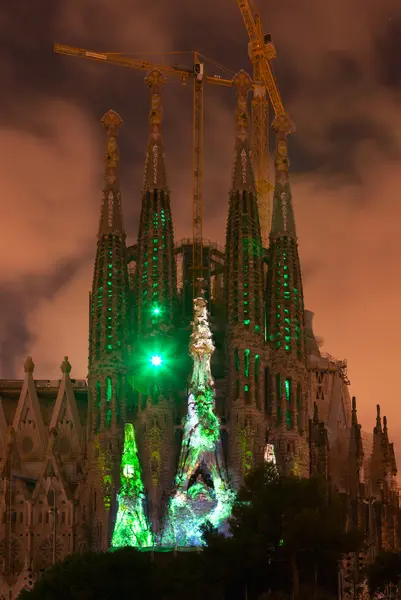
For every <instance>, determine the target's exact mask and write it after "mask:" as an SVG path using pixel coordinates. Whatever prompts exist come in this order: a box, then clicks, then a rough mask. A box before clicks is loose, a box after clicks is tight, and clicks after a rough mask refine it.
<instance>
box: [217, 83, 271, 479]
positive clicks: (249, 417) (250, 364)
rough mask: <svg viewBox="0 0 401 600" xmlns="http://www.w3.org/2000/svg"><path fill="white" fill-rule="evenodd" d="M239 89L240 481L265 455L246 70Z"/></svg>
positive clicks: (234, 322) (234, 270) (230, 261)
mask: <svg viewBox="0 0 401 600" xmlns="http://www.w3.org/2000/svg"><path fill="white" fill-rule="evenodd" d="M234 82H235V86H236V89H237V109H236V114H235V120H236V139H235V147H234V169H233V179H232V187H231V192H230V203H229V212H228V223H227V238H226V273H225V282H226V298H227V319H228V322H227V353H228V367H229V370H228V378H229V398H230V403H229V407H228V409H229V449H228V453H229V456H228V462H229V470H230V475H231V477H232V478H233V481H234V482H235V485H238V484H239V483H240V482H241V480H242V479H243V477H244V475H245V474H246V472H247V471H248V470H249V469H250V468H251V467H252V465H254V464H255V463H257V462H260V461H261V460H263V446H264V439H265V433H264V412H263V405H262V401H261V395H262V391H263V390H262V387H263V384H262V361H263V357H262V356H261V354H262V352H263V350H264V342H263V250H262V240H261V232H260V225H259V215H258V207H257V197H256V188H255V180H254V175H253V170H252V165H251V155H250V148H249V138H248V129H249V115H248V108H247V96H248V92H249V89H250V86H251V80H250V77H249V75H247V74H246V73H245V72H243V71H241V72H240V73H238V74H237V75H236V77H235V79H234Z"/></svg>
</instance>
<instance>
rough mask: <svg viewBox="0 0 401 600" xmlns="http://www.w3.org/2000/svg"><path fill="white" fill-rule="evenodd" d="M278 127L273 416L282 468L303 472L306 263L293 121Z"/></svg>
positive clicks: (271, 301) (271, 290)
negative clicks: (293, 173) (290, 139)
mask: <svg viewBox="0 0 401 600" xmlns="http://www.w3.org/2000/svg"><path fill="white" fill-rule="evenodd" d="M273 128H274V130H275V132H276V157H275V174H276V181H275V190H274V201H273V215H272V229H271V232H270V246H269V260H268V276H267V285H266V337H267V341H268V344H269V347H270V362H271V380H272V401H271V406H270V409H269V410H270V415H269V416H270V419H269V420H270V427H271V435H272V439H273V438H274V439H275V440H277V442H279V446H280V448H281V449H282V450H281V454H280V453H276V455H277V456H278V464H279V467H281V469H282V470H283V471H285V472H289V471H294V472H296V473H298V474H300V475H303V474H305V473H306V472H307V447H306V444H305V442H306V440H305V431H306V425H307V418H308V406H307V390H308V378H307V369H306V340H305V323H304V300H303V291H302V277H301V265H300V261H299V255H298V246H297V238H296V231H295V220H294V211H293V207H292V197H291V188H290V177H289V160H288V151H287V141H286V134H287V133H288V131H289V123H288V121H287V120H286V119H285V118H281V117H279V118H276V119H275V121H274V122H273ZM279 440H281V441H279ZM284 448H285V449H286V450H285V452H284V451H283V449H284ZM280 462H281V465H280Z"/></svg>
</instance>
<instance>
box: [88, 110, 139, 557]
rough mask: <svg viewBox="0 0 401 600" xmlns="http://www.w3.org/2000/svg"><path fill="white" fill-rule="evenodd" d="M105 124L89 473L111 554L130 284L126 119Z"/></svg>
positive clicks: (110, 116) (111, 115)
mask: <svg viewBox="0 0 401 600" xmlns="http://www.w3.org/2000/svg"><path fill="white" fill-rule="evenodd" d="M102 123H103V125H104V127H105V129H106V132H107V154H106V156H105V177H104V180H105V183H104V188H103V197H102V204H101V213H100V224H99V231H98V241H97V250H96V259H95V268H94V274H93V284H92V292H91V295H90V327H89V332H90V333H89V373H88V386H89V407H88V408H89V410H88V415H89V442H90V444H89V447H88V452H89V458H90V465H89V468H88V471H89V477H90V479H91V482H92V483H91V485H92V486H93V487H94V488H95V489H97V495H98V498H99V502H98V503H97V507H96V515H95V518H96V519H98V520H101V522H102V523H103V528H102V539H101V540H99V544H100V546H99V547H100V548H103V549H106V548H107V547H108V545H109V543H110V539H111V535H112V531H113V527H114V517H115V513H116V493H117V489H118V487H119V471H120V458H121V448H122V442H123V438H124V420H125V400H126V393H125V380H126V378H125V373H126V352H127V345H128V341H129V335H128V331H127V320H128V319H127V317H128V306H127V304H128V293H129V280H128V271H127V261H126V246H125V232H124V226H123V218H122V211H121V193H120V186H119V182H118V175H117V169H118V163H119V153H118V146H117V136H118V133H119V129H120V127H121V125H122V119H121V117H120V116H119V115H118V114H117V113H115V112H114V111H112V110H109V111H108V112H107V113H106V114H105V115H104V117H103V119H102Z"/></svg>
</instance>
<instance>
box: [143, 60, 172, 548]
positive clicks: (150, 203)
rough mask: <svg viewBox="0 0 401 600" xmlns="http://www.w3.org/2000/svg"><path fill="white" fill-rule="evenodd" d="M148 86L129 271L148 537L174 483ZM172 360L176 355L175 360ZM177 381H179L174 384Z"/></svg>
mask: <svg viewBox="0 0 401 600" xmlns="http://www.w3.org/2000/svg"><path fill="white" fill-rule="evenodd" d="M145 81H146V83H147V85H148V86H149V89H150V103H151V107H150V112H149V141H148V147H147V152H146V160H145V175H144V184H143V190H142V208H141V216H140V222H139V232H138V253H137V261H136V271H135V284H134V285H135V298H136V307H135V311H136V312H135V323H134V329H135V332H134V333H135V339H136V344H137V348H138V350H139V351H138V352H137V353H136V356H135V357H134V370H135V372H134V377H135V382H136V389H137V390H138V391H139V398H138V405H139V407H140V409H141V410H140V411H139V414H138V429H137V431H138V436H137V437H138V448H139V454H140V458H141V461H142V465H143V477H144V486H145V490H146V496H147V513H148V515H149V519H150V522H151V527H152V531H153V533H154V535H155V536H156V537H157V536H158V535H159V533H160V527H161V524H162V516H163V511H164V508H165V506H166V502H167V499H168V497H169V495H170V492H171V489H172V486H173V482H174V456H173V453H172V451H171V449H172V448H173V447H174V402H173V397H172V391H173V390H174V384H175V377H176V364H174V365H172V364H171V362H170V360H171V359H172V358H173V357H174V356H175V354H177V353H176V352H175V351H174V337H173V331H172V330H173V327H174V320H175V304H176V294H177V281H176V278H177V273H176V264H175V254H174V235H173V222H172V217H171V208H170V192H169V189H168V187H167V179H166V167H165V160H164V149H163V137H162V117H163V110H162V103H161V92H162V89H163V86H164V84H165V77H164V76H163V75H162V74H161V73H160V72H159V71H156V70H153V71H151V72H150V73H149V74H148V75H147V77H146V80H145ZM175 360H176V359H175ZM180 384H181V382H180Z"/></svg>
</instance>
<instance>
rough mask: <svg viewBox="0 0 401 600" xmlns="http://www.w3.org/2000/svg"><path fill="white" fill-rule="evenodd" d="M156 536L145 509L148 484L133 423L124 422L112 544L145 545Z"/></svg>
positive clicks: (139, 546)
mask: <svg viewBox="0 0 401 600" xmlns="http://www.w3.org/2000/svg"><path fill="white" fill-rule="evenodd" d="M152 545H153V536H152V532H151V529H150V525H149V523H148V520H147V517H146V513H145V488H144V485H143V482H142V471H141V466H140V463H139V457H138V448H137V444H136V439H135V431H134V426H133V425H131V424H130V423H127V424H126V425H125V437H124V453H123V456H122V460H121V488H120V493H119V494H118V513H117V519H116V525H115V528H114V533H113V539H112V546H113V548H119V547H122V546H135V547H138V548H146V547H149V546H152Z"/></svg>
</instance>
